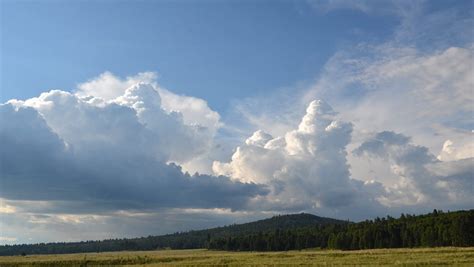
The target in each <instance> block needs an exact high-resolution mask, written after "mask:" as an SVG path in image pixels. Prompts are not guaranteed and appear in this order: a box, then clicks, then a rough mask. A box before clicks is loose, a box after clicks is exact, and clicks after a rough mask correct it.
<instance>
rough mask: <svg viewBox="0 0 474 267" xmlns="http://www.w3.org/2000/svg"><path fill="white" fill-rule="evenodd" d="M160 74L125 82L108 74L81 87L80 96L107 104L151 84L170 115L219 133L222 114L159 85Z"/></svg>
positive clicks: (203, 103)
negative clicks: (132, 88) (180, 116)
mask: <svg viewBox="0 0 474 267" xmlns="http://www.w3.org/2000/svg"><path fill="white" fill-rule="evenodd" d="M157 77H158V75H157V74H156V73H154V72H141V73H138V74H137V75H134V76H128V77H126V78H125V79H121V78H120V77H117V76H115V75H114V74H112V73H111V72H104V73H102V74H101V75H99V76H98V77H96V78H93V79H91V80H89V81H87V82H85V83H81V84H79V85H78V86H77V92H76V94H77V95H78V96H80V97H87V96H94V97H96V98H101V99H103V100H105V101H113V100H114V99H116V98H117V97H120V96H122V95H124V94H125V92H126V91H127V89H129V88H130V87H132V86H134V85H136V84H138V83H144V84H148V85H150V86H151V87H153V89H155V90H156V91H158V92H159V94H160V98H161V108H163V109H164V110H166V111H167V112H168V113H171V112H173V111H177V112H179V113H181V114H182V116H183V121H184V123H185V124H187V125H200V126H203V127H206V128H208V129H211V130H212V131H216V130H217V129H218V128H219V127H220V126H221V122H220V116H219V113H217V112H215V111H213V110H211V109H210V108H209V106H208V105H207V102H206V101H204V100H203V99H200V98H196V97H191V96H185V95H177V94H174V93H173V92H171V91H169V90H166V89H165V88H162V87H160V86H159V85H158V83H157V81H156V79H157Z"/></svg>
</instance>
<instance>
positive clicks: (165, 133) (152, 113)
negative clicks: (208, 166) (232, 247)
mask: <svg viewBox="0 0 474 267" xmlns="http://www.w3.org/2000/svg"><path fill="white" fill-rule="evenodd" d="M0 115H1V116H0V124H1V125H2V127H0V138H1V139H0V140H1V146H2V153H1V155H0V157H1V158H0V161H1V162H2V164H1V170H0V173H1V175H2V176H1V182H2V188H1V197H2V198H4V199H9V200H22V201H24V200H28V201H30V200H39V201H51V203H50V204H52V205H53V206H54V205H55V203H56V204H58V203H60V205H59V204H58V207H59V206H61V207H64V205H65V204H64V203H69V204H68V205H70V206H69V207H70V209H69V212H71V211H72V212H73V213H74V212H77V211H78V210H82V212H95V211H99V210H102V211H114V210H127V209H130V210H153V209H159V208H228V209H232V210H235V209H242V208H244V207H245V206H246V205H247V202H248V201H249V200H250V199H251V198H253V197H255V196H258V195H264V194H266V193H267V190H266V189H265V187H264V186H263V185H257V184H255V183H242V182H238V181H232V180H230V179H229V178H228V177H224V176H219V177H216V176H210V175H199V174H195V175H189V174H188V173H186V172H184V171H182V169H181V167H179V166H178V165H176V164H179V163H184V162H187V161H189V160H191V159H192V158H193V157H196V156H198V155H200V154H202V153H204V152H205V150H206V149H207V147H208V146H209V145H210V143H211V142H212V138H213V135H214V132H215V129H213V128H212V127H209V125H201V124H199V123H192V124H191V123H186V122H185V121H184V118H183V117H184V115H183V114H182V113H181V112H179V111H166V110H164V109H163V108H162V102H161V97H160V94H159V93H158V91H157V90H155V87H154V86H153V85H152V84H147V83H143V82H139V83H137V84H134V85H132V86H131V87H129V88H127V89H126V90H125V91H124V92H123V95H120V96H118V97H116V98H113V99H110V100H104V99H102V98H98V97H94V96H79V95H76V94H72V93H69V92H64V91H58V90H55V91H50V92H47V93H43V94H41V95H40V96H39V97H37V98H32V99H28V100H26V101H17V100H11V101H9V102H8V103H6V104H2V105H0ZM172 162H174V163H172ZM175 163H176V164H175ZM66 206H67V205H66ZM72 207H74V208H72ZM58 209H59V208H58ZM66 210H67V208H66ZM51 211H52V212H54V208H52V210H51ZM63 212H64V210H63Z"/></svg>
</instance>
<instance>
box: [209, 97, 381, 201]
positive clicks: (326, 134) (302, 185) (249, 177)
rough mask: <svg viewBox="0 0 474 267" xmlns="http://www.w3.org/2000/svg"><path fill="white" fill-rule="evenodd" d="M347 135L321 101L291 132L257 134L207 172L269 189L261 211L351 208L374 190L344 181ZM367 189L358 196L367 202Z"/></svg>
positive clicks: (342, 124)
mask: <svg viewBox="0 0 474 267" xmlns="http://www.w3.org/2000/svg"><path fill="white" fill-rule="evenodd" d="M351 132H352V124H351V123H347V122H342V121H339V120H337V119H336V113H335V112H334V111H333V110H332V108H331V107H330V106H329V105H328V104H327V103H326V102H324V101H321V100H317V101H312V102H311V103H310V104H309V106H308V108H307V109H306V114H305V115H304V117H303V119H302V120H301V123H300V124H299V126H298V128H297V129H295V130H292V131H289V132H287V133H286V134H285V135H284V136H281V137H276V138H273V137H272V136H271V135H270V134H268V133H265V132H263V131H257V132H255V133H254V134H253V135H252V136H251V137H250V138H248V139H247V140H246V142H245V144H244V145H242V146H240V147H238V148H237V150H236V152H235V153H234V155H233V156H232V160H231V161H230V162H229V163H221V162H214V165H213V170H214V171H215V172H216V173H218V174H222V175H228V176H231V177H235V178H238V179H239V180H242V181H252V182H256V183H266V184H269V185H272V192H271V195H269V196H268V197H267V198H266V199H265V200H266V201H267V203H266V204H265V205H268V206H267V207H266V208H273V209H311V208H328V209H332V208H334V209H337V208H340V207H346V206H351V205H352V204H353V203H355V202H357V201H359V200H360V198H361V194H362V192H363V191H366V189H368V190H376V189H377V187H376V186H374V185H372V184H367V186H364V184H363V183H362V182H360V181H356V180H353V179H351V178H350V173H349V166H348V164H347V160H346V156H347V152H346V146H347V145H348V143H349V142H350V140H351ZM368 190H367V192H365V196H364V197H365V199H366V200H368V201H371V200H370V198H371V195H370V194H369V192H368Z"/></svg>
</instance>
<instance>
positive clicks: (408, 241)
mask: <svg viewBox="0 0 474 267" xmlns="http://www.w3.org/2000/svg"><path fill="white" fill-rule="evenodd" d="M439 246H460V247H463V246H474V210H467V211H454V212H442V211H437V210H434V211H433V212H432V213H428V214H424V215H409V214H407V215H404V214H402V215H401V216H400V218H393V217H390V216H387V217H386V218H378V217H377V218H375V219H374V220H366V221H363V222H358V223H352V222H349V221H341V220H335V219H331V218H324V217H318V216H315V215H311V214H305V213H301V214H292V215H279V216H274V217H272V218H269V219H265V220H260V221H255V222H250V223H244V224H234V225H228V226H224V227H217V228H211V229H206V230H198V231H189V232H182V233H174V234H168V235H161V236H148V237H141V238H131V239H110V240H103V241H84V242H72V243H47V244H31V245H5V246H0V255H21V254H26V255H28V254H60V253H80V252H104V251H122V250H155V249H164V248H172V249H191V248H209V249H214V250H230V251H282V250H293V249H304V248H315V247H319V248H334V249H344V250H348V249H350V250H356V249H373V248H405V247H408V248H412V247H439Z"/></svg>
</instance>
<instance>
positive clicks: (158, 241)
mask: <svg viewBox="0 0 474 267" xmlns="http://www.w3.org/2000/svg"><path fill="white" fill-rule="evenodd" d="M347 223H348V222H347V221H341V220H336V219H331V218H325V217H319V216H316V215H312V214H307V213H301V214H290V215H278V216H274V217H272V218H268V219H264V220H259V221H255V222H249V223H244V224H233V225H228V226H223V227H217V228H211V229H205V230H197V231H189V232H183V233H174V234H168V235H161V236H148V237H141V238H131V239H109V240H103V241H83V242H70V243H63V242H60V243H47V244H44V243H42V244H29V245H26V244H25V245H12V246H9V245H5V246H0V255H19V254H22V253H23V254H28V255H29V254H60V253H80V252H104V251H121V250H154V249H160V248H173V249H190V248H204V247H206V246H207V245H208V244H209V242H210V241H211V239H221V238H227V237H233V236H241V235H251V234H258V233H260V232H268V231H275V230H278V229H279V230H291V229H297V228H302V227H318V226H325V225H329V224H347Z"/></svg>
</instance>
